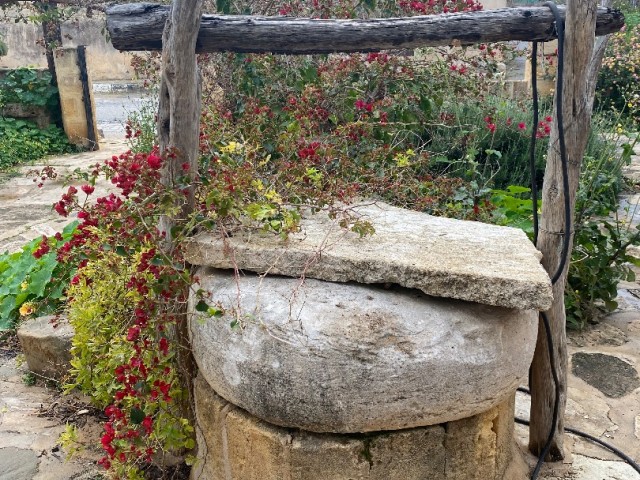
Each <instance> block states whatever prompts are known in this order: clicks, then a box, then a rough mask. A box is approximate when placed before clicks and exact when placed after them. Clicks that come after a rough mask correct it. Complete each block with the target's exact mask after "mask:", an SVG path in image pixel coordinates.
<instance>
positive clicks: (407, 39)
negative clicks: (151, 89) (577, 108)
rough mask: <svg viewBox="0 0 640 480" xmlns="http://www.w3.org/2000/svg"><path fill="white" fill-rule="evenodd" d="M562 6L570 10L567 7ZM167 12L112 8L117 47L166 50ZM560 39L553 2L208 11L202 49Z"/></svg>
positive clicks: (338, 48) (296, 50)
mask: <svg viewBox="0 0 640 480" xmlns="http://www.w3.org/2000/svg"><path fill="white" fill-rule="evenodd" d="M559 9H560V12H561V14H562V15H564V12H565V9H564V7H559ZM167 12H168V10H167V7H165V6H162V5H154V4H149V3H144V4H139V3H138V4H128V5H116V6H113V7H110V8H108V9H107V29H108V30H109V35H110V36H111V41H112V43H113V45H114V46H115V47H116V48H117V49H118V50H159V49H160V48H161V47H162V42H161V37H160V33H159V32H160V31H161V29H162V25H164V21H165V19H166V17H167ZM597 13H598V16H597V18H598V21H597V25H596V34H597V35H606V34H608V33H612V32H615V31H618V30H620V28H622V25H623V24H624V16H623V15H622V13H621V12H619V11H617V10H611V9H607V8H601V9H599V10H598V12H597ZM554 38H556V36H555V33H554V29H553V15H552V14H551V12H550V11H549V9H548V8H546V7H522V8H503V9H499V10H489V11H486V12H485V11H479V12H471V13H453V14H446V15H426V16H418V17H406V18H385V19H380V18H378V19H371V20H324V19H323V20H319V19H308V18H291V17H249V16H241V15H237V16H224V15H222V16H220V15H204V16H203V18H202V22H201V25H200V32H199V34H198V43H197V45H196V50H197V52H199V53H204V52H243V53H286V54H292V55H302V54H311V53H334V52H345V53H346V52H370V51H378V50H385V49H393V48H417V47H426V46H438V45H470V44H476V43H483V42H484V43H487V42H500V41H508V40H521V41H534V40H537V41H548V40H552V39H554Z"/></svg>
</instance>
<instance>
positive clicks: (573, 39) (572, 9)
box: [529, 0, 597, 461]
mask: <svg viewBox="0 0 640 480" xmlns="http://www.w3.org/2000/svg"><path fill="white" fill-rule="evenodd" d="M596 14H597V0H568V3H567V14H566V27H565V51H564V82H563V86H562V88H563V95H564V100H563V105H562V112H563V115H564V128H565V140H566V147H567V157H568V162H569V186H570V188H569V198H570V204H571V215H572V216H573V211H574V207H575V196H576V192H577V189H578V180H579V176H580V166H581V163H582V157H583V155H584V151H585V148H586V145H587V140H588V137H589V128H590V123H591V113H592V106H593V99H592V98H590V95H591V96H592V95H593V93H592V90H590V89H589V85H588V84H589V82H588V76H589V66H590V62H591V58H592V53H593V49H594V41H595V36H594V29H595V21H596ZM555 100H556V102H557V92H556V99H555ZM554 103H555V102H554ZM535 127H536V126H535V125H534V128H535ZM542 208H543V211H542V217H541V221H540V232H539V236H538V248H539V250H540V251H541V252H542V254H543V260H542V264H543V266H544V267H545V269H546V270H547V272H549V274H550V275H553V274H554V273H555V271H556V269H557V267H558V264H559V259H560V252H561V249H562V240H563V236H564V235H565V234H567V232H565V231H564V224H565V223H564V222H565V220H564V219H565V215H564V210H565V207H564V192H563V188H562V170H561V163H560V151H559V132H558V124H557V118H556V116H555V113H554V120H553V128H552V131H551V136H550V139H549V149H548V154H547V167H546V170H545V175H544V186H543V190H542ZM569 233H570V234H572V232H569ZM570 254H571V250H570V251H569V255H570ZM568 266H569V262H567V264H566V266H565V268H564V271H563V272H562V275H561V276H560V278H559V280H558V282H557V283H556V284H555V285H554V287H553V297H554V301H553V305H552V306H551V308H550V309H549V310H547V312H546V313H547V316H548V318H549V322H550V325H551V334H552V338H553V348H554V352H555V362H556V365H555V368H556V371H557V374H558V378H559V394H560V409H559V415H558V420H557V423H556V430H555V434H554V436H553V440H552V443H551V449H550V451H549V454H548V456H547V460H552V461H555V460H561V459H562V458H564V446H563V434H564V411H565V407H566V401H567V367H568V359H567V342H566V330H565V309H564V287H565V282H566V277H567V270H568ZM550 372H551V369H550V366H549V354H548V349H547V340H546V336H545V332H544V327H543V325H542V322H541V323H540V326H539V331H538V342H537V344H536V350H535V354H534V358H533V364H532V367H531V394H532V395H531V429H530V433H529V435H530V436H529V450H530V451H531V452H532V453H533V454H534V455H539V454H540V453H541V452H542V449H543V448H544V445H545V443H546V442H547V438H548V436H549V432H550V431H551V428H552V412H553V405H554V399H555V394H556V392H555V388H554V384H553V381H552V376H551V373H550Z"/></svg>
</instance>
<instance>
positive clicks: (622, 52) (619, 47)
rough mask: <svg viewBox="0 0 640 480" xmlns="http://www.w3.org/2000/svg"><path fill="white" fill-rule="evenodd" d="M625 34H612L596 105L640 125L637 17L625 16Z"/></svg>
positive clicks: (639, 28)
mask: <svg viewBox="0 0 640 480" xmlns="http://www.w3.org/2000/svg"><path fill="white" fill-rule="evenodd" d="M625 18H626V22H627V24H626V26H625V29H624V31H620V32H617V33H614V34H613V35H611V38H610V39H609V44H608V46H607V51H606V54H605V57H604V59H603V60H602V68H601V70H600V76H599V77H598V86H597V96H596V100H597V104H598V107H599V108H601V109H604V110H615V111H617V112H624V113H625V117H626V118H628V119H629V120H631V121H632V122H633V124H634V125H635V128H637V127H638V125H639V124H640V14H638V13H635V14H633V13H632V14H627V15H626V16H625Z"/></svg>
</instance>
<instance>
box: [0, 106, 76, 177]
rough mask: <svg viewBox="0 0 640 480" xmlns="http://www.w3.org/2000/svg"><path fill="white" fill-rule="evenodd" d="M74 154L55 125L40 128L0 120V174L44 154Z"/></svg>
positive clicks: (19, 121) (15, 121) (70, 145)
mask: <svg viewBox="0 0 640 480" xmlns="http://www.w3.org/2000/svg"><path fill="white" fill-rule="evenodd" d="M75 151H77V148H76V147H75V146H74V145H72V144H71V143H69V141H68V140H67V136H66V135H65V133H64V131H62V130H61V129H60V128H58V127H56V126H54V125H50V126H49V127H47V128H45V129H40V128H38V127H37V126H36V125H35V124H34V123H32V122H28V121H26V120H17V119H15V118H5V117H0V171H1V170H6V169H8V168H10V167H12V166H14V165H18V164H21V163H25V162H30V161H35V160H39V159H41V158H42V157H44V156H46V155H55V154H62V153H71V152H75Z"/></svg>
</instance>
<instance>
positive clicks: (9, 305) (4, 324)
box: [0, 295, 16, 330]
mask: <svg viewBox="0 0 640 480" xmlns="http://www.w3.org/2000/svg"><path fill="white" fill-rule="evenodd" d="M15 309H16V297H15V296H14V295H8V296H6V297H4V300H2V303H0V330H7V329H9V328H11V327H12V326H13V318H12V317H13V315H14V313H15V312H14V310H15Z"/></svg>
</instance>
